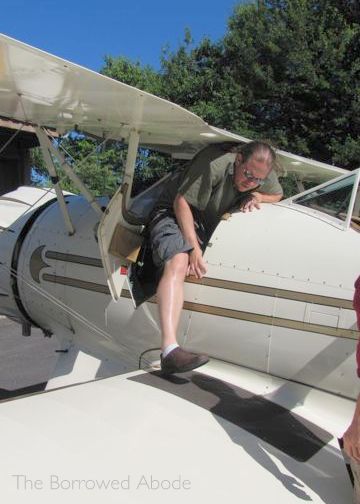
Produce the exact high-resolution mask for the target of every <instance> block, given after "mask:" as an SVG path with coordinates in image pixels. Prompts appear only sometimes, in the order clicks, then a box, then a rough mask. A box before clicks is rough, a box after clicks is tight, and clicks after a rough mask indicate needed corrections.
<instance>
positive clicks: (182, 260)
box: [165, 253, 189, 278]
mask: <svg viewBox="0 0 360 504" xmlns="http://www.w3.org/2000/svg"><path fill="white" fill-rule="evenodd" d="M188 265H189V256H188V254H186V253H180V254H175V255H174V256H173V257H172V258H171V259H169V261H167V263H166V265H165V269H166V270H167V271H168V272H169V273H170V274H171V275H174V276H176V277H183V278H185V276H186V273H187V269H188Z"/></svg>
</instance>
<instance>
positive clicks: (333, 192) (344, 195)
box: [293, 174, 356, 221]
mask: <svg viewBox="0 0 360 504" xmlns="http://www.w3.org/2000/svg"><path fill="white" fill-rule="evenodd" d="M355 180H356V174H354V175H351V176H350V177H346V178H342V179H341V180H338V181H337V182H334V183H332V184H329V185H327V186H325V187H320V188H319V189H316V190H314V191H312V192H310V193H308V194H305V195H304V196H300V197H298V198H294V200H293V202H294V203H296V204H297V205H302V206H306V207H308V208H312V209H313V210H317V211H319V212H322V213H325V214H327V215H331V216H332V217H335V218H337V219H340V220H342V221H345V220H346V218H347V215H348V211H349V206H350V202H351V196H352V193H353V189H354V183H355Z"/></svg>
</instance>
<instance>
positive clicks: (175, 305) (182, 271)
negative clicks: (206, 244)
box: [157, 253, 189, 350]
mask: <svg viewBox="0 0 360 504" xmlns="http://www.w3.org/2000/svg"><path fill="white" fill-rule="evenodd" d="M188 264H189V256H188V254H186V253H179V254H176V255H175V256H174V257H172V258H171V259H170V260H169V261H167V262H166V264H165V267H164V272H163V275H162V277H161V280H160V283H159V286H158V289H157V302H158V306H159V315H160V326H161V338H162V340H161V348H162V350H164V349H165V348H166V347H167V346H169V345H172V344H173V343H176V333H177V328H178V325H179V320H180V315H181V310H182V307H183V304H184V280H185V276H186V273H187V269H188Z"/></svg>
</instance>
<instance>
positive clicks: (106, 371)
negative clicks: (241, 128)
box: [0, 35, 360, 504]
mask: <svg viewBox="0 0 360 504" xmlns="http://www.w3.org/2000/svg"><path fill="white" fill-rule="evenodd" d="M0 116H1V117H3V118H9V119H12V120H13V121H18V122H19V123H21V124H26V125H31V126H32V127H34V129H35V131H36V134H37V137H38V140H39V144H40V146H41V149H42V152H43V157H44V160H45V162H46V166H47V168H48V171H49V176H50V180H51V182H52V187H51V188H49V189H47V188H35V187H20V188H18V189H17V190H15V191H13V192H11V193H8V194H6V195H4V196H1V197H0V245H1V246H0V313H1V314H3V315H6V316H7V317H10V318H11V319H13V320H16V321H18V322H19V323H20V324H22V326H23V329H24V334H30V333H31V327H38V328H41V329H42V330H43V332H44V335H45V336H50V335H54V337H56V338H57V339H58V342H59V359H58V365H57V368H56V370H55V373H54V375H53V376H51V377H49V382H48V386H47V390H46V391H44V392H41V393H38V394H35V395H30V396H26V397H22V398H19V399H17V400H11V401H5V402H2V403H1V404H0V419H1V425H2V432H3V433H5V435H4V439H3V446H2V454H3V456H2V461H1V468H2V470H1V488H2V490H1V493H2V494H3V495H4V497H5V498H6V501H7V502H16V503H18V502H19V503H20V502H22V501H23V500H24V501H25V499H26V501H27V502H29V501H30V502H32V501H34V502H35V501H36V502H43V501H44V502H45V500H48V498H49V496H51V498H52V499H54V501H55V502H57V501H59V502H60V501H62V499H63V498H64V497H65V496H67V498H69V495H70V494H71V498H70V500H71V501H74V502H75V501H76V502H83V501H84V502H85V501H86V502H98V501H99V499H100V498H101V499H103V500H105V502H119V501H121V500H122V499H123V500H124V501H126V502H152V501H154V502H155V501H156V502H157V503H159V502H168V501H169V500H171V501H172V502H183V501H184V499H187V500H188V501H189V502H196V501H197V500H200V499H201V500H203V501H206V502H209V503H210V502H219V500H220V499H223V500H225V499H226V501H227V502H234V501H235V500H236V501H239V500H241V501H242V502H257V501H260V499H261V500H262V499H264V498H266V499H267V501H268V502H274V503H275V502H276V503H277V504H280V503H284V504H285V503H286V504H290V503H293V502H300V501H302V500H308V501H313V502H316V503H320V502H325V503H327V504H339V503H344V504H345V502H350V500H351V484H350V479H349V477H348V474H347V469H346V466H345V463H344V461H343V457H342V454H341V451H340V448H339V445H338V441H337V437H339V436H341V434H342V432H343V431H344V430H345V429H346V427H347V424H348V423H349V422H350V419H351V416H352V411H353V409H354V399H355V398H356V396H357V388H358V386H357V379H356V377H355V376H356V372H355V357H354V351H355V347H356V341H357V339H358V336H359V334H358V331H357V327H356V318H355V313H354V311H353V308H352V296H353V290H354V289H353V284H354V281H355V279H356V277H357V276H358V274H359V254H360V190H359V178H360V169H358V170H355V171H353V172H347V171H346V170H343V169H341V168H337V167H334V166H329V165H326V164H324V163H320V162H317V161H314V160H310V159H306V158H303V157H300V156H296V155H293V154H290V153H287V152H284V151H281V150H279V151H278V152H277V154H278V157H279V159H280V162H281V165H282V169H283V173H282V176H283V177H293V179H294V180H295V181H296V186H297V191H296V193H295V194H292V195H291V196H290V197H288V198H287V199H284V200H282V201H281V202H279V203H277V204H266V205H265V204H264V205H263V206H262V208H261V210H259V211H256V212H252V213H247V214H243V213H234V214H232V215H231V216H230V218H229V219H227V220H223V221H221V222H220V224H219V225H218V226H217V228H216V230H215V231H214V234H213V235H212V237H211V240H210V242H209V244H208V246H207V249H206V251H205V255H204V257H205V259H206V261H207V263H208V273H207V275H206V277H205V278H203V279H201V280H196V279H194V278H193V277H189V278H188V280H187V282H186V284H185V285H186V290H185V303H184V309H183V313H182V318H181V321H180V329H179V342H180V343H181V344H182V345H183V346H184V347H185V348H187V349H189V350H194V351H201V352H205V353H207V354H209V356H210V357H211V360H210V362H209V363H208V364H207V365H206V366H204V367H203V368H201V369H200V370H198V371H194V372H189V373H186V374H183V375H174V376H172V377H167V378H165V377H163V376H161V374H160V373H159V371H158V368H157V360H158V358H159V348H158V347H159V342H160V329H159V324H158V318H157V309H156V300H155V299H154V297H149V298H147V299H146V300H145V301H144V300H140V301H141V302H140V301H139V299H137V294H136V292H135V293H134V289H133V282H132V276H131V275H133V274H134V264H136V263H137V262H139V261H138V259H135V262H133V261H131V260H130V259H129V257H128V256H127V254H125V252H123V251H122V247H121V241H122V239H123V242H124V244H125V245H126V246H128V244H129V239H128V236H131V239H134V237H135V238H136V237H140V236H141V233H142V231H143V220H144V216H146V214H147V213H148V212H149V208H150V207H151V202H152V201H154V199H156V196H157V195H158V194H159V191H160V190H161V184H162V183H163V181H159V182H157V183H156V184H155V185H154V186H152V187H150V188H149V189H147V190H145V191H144V192H143V193H140V194H138V195H137V196H136V197H133V198H132V197H131V188H132V183H133V177H134V168H135V164H136V159H137V153H138V149H139V147H141V148H143V149H144V148H145V149H152V150H155V151H158V152H160V153H166V154H168V155H169V156H171V158H172V159H174V160H177V159H185V160H187V159H189V160H190V159H191V158H192V157H193V156H194V155H195V154H196V153H197V152H198V151H199V150H200V149H202V148H203V147H206V146H207V145H210V144H214V143H227V142H229V143H231V144H242V143H245V142H248V141H249V140H248V139H246V138H244V137H241V136H239V135H237V134H233V133H231V132H228V131H225V130H221V129H219V128H215V127H212V126H210V125H208V124H207V123H205V122H204V121H203V120H202V119H201V118H199V117H197V116H196V115H194V114H193V113H191V112H189V111H187V110H185V109H183V108H181V107H180V106H178V105H176V104H174V103H170V102H168V101H166V100H164V99H161V98H158V97H156V96H153V95H150V94H148V93H146V92H144V91H141V90H139V89H135V88H133V87H131V86H128V85H126V84H123V83H121V82H117V81H114V80H112V79H110V78H108V77H105V76H103V75H100V74H97V73H95V72H92V71H90V70H87V69H85V68H82V67H80V66H78V65H75V64H73V63H70V62H68V61H64V60H62V59H60V58H57V57H55V56H52V55H50V54H47V53H45V52H43V51H41V50H39V49H35V48H33V47H30V46H28V45H26V44H23V43H21V42H19V41H16V40H13V39H11V38H9V37H6V36H4V35H1V36H0ZM74 129H78V130H80V131H82V132H84V133H85V134H88V135H91V136H94V137H96V138H98V139H104V140H107V139H109V140H116V141H121V142H123V143H124V144H126V145H127V160H126V166H125V170H124V176H123V181H122V184H121V187H119V190H118V191H117V192H116V194H115V195H114V196H113V198H112V199H111V200H109V198H106V197H100V198H96V197H94V195H93V194H92V193H91V190H89V188H87V187H85V185H84V184H83V183H82V181H81V180H80V179H79V178H78V176H77V175H76V173H75V171H74V167H73V166H72V165H71V163H69V162H68V160H67V158H66V156H65V155H64V154H63V153H62V152H61V150H59V148H58V145H57V142H55V141H54V140H53V138H52V136H53V132H56V134H57V135H63V134H65V133H66V132H68V131H71V130H74ZM60 166H61V168H62V169H63V170H65V171H66V173H67V174H68V176H69V177H70V178H71V179H72V180H73V181H74V183H75V184H76V186H77V188H78V189H79V192H80V194H79V195H74V194H70V193H66V192H64V191H63V190H62V188H61V185H60V182H59V177H58V169H59V167H60ZM304 184H305V185H306V184H307V186H309V184H310V186H311V188H310V189H307V190H304ZM149 205H150V206H149ZM119 230H120V231H119ZM117 232H119V233H120V234H119V235H118V237H117V241H118V242H119V241H120V249H121V250H120V253H117V252H116V251H114V246H113V243H114V236H115V233H117ZM130 241H131V240H130ZM125 248H126V247H125ZM142 301H144V302H142ZM0 345H1V342H0Z"/></svg>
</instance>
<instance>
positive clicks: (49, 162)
mask: <svg viewBox="0 0 360 504" xmlns="http://www.w3.org/2000/svg"><path fill="white" fill-rule="evenodd" d="M35 131H36V136H37V137H38V139H39V142H40V147H41V150H42V153H43V155H44V161H45V164H46V167H47V169H48V172H49V174H50V177H51V181H52V183H53V184H54V189H55V192H56V197H57V200H58V202H59V206H60V210H61V213H62V215H63V217H64V221H65V225H66V227H67V228H68V231H69V235H73V234H74V233H75V228H74V226H73V223H72V222H71V218H70V215H69V212H68V209H67V207H66V202H65V198H64V195H63V192H62V189H61V186H60V181H59V177H58V174H57V173H56V169H55V166H54V162H53V159H52V157H51V154H50V150H49V144H50V143H51V142H50V141H49V139H48V137H47V135H46V134H45V133H44V131H43V130H42V129H41V128H38V127H35Z"/></svg>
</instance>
